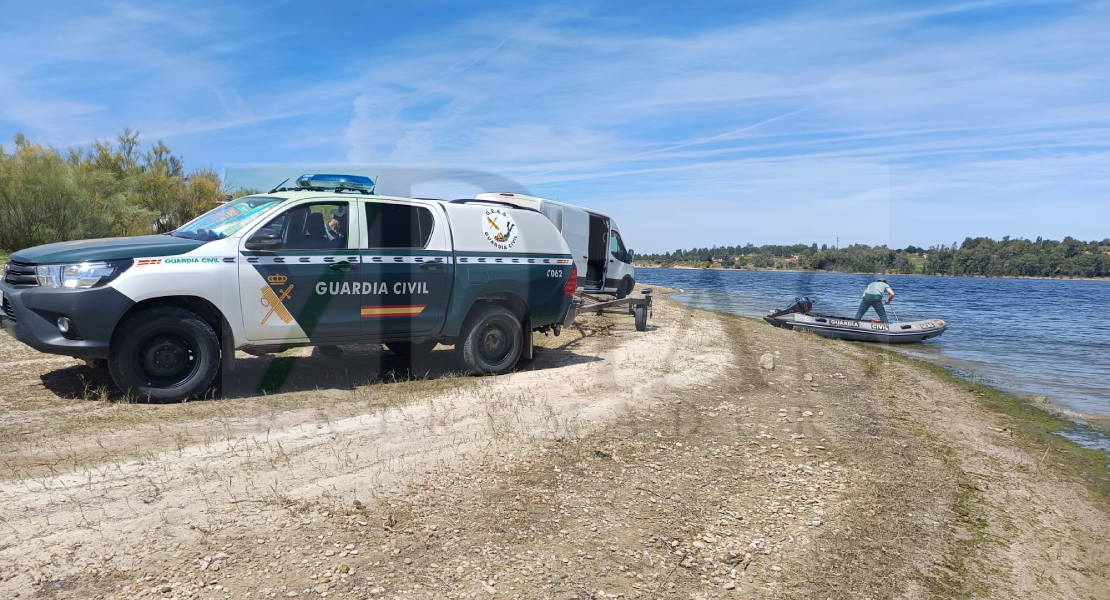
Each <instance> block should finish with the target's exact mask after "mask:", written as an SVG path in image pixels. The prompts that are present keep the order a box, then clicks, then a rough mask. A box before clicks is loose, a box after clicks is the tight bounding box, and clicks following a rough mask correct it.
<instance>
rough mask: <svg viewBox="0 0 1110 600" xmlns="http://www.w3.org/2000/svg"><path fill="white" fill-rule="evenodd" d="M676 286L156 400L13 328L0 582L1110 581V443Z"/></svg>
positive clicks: (307, 593) (393, 592) (276, 585)
mask: <svg viewBox="0 0 1110 600" xmlns="http://www.w3.org/2000/svg"><path fill="white" fill-rule="evenodd" d="M656 307H657V308H656V311H655V316H654V319H653V320H652V322H651V325H652V327H651V328H650V329H649V331H647V332H643V333H639V332H636V331H635V330H634V329H633V328H632V322H631V319H629V318H627V317H596V316H591V317H587V318H584V319H582V321H581V326H580V327H579V328H578V330H576V331H566V332H564V335H563V336H561V337H559V338H542V339H541V341H540V344H541V345H542V347H541V349H540V350H539V352H538V354H537V357H536V359H535V360H534V361H533V362H532V363H530V364H529V365H526V366H524V367H523V368H522V369H521V370H520V371H519V372H517V373H514V374H511V375H507V376H503V377H493V378H469V377H465V378H460V377H455V376H453V375H451V374H450V371H451V369H452V368H453V361H452V356H451V352H450V351H449V350H448V349H441V350H439V351H437V352H436V353H434V354H433V356H432V357H431V358H430V359H428V360H427V361H426V362H421V363H418V364H415V365H408V364H403V363H400V362H398V361H397V360H396V359H395V358H393V357H391V356H390V355H388V354H383V353H382V352H381V351H380V350H379V349H377V348H360V347H350V348H345V354H344V356H343V357H340V358H338V359H334V358H327V357H322V356H315V355H312V354H311V353H310V352H308V351H303V350H302V351H297V352H291V353H289V354H286V355H282V356H280V357H276V358H275V357H264V358H253V357H246V356H245V355H244V357H243V358H244V360H243V361H242V363H241V364H242V369H240V370H237V371H236V372H235V377H234V378H233V379H230V380H228V381H225V382H224V399H222V400H209V401H201V402H190V403H186V404H174V405H153V406H152V405H145V404H128V403H124V402H120V401H119V400H120V399H119V398H118V397H116V396H114V395H113V393H112V392H111V391H110V390H109V388H108V385H107V381H106V380H105V379H104V375H103V374H102V373H99V372H94V371H92V370H90V369H88V368H87V367H84V366H81V365H80V364H79V363H77V362H76V361H73V360H70V359H66V358H59V357H52V356H47V355H42V354H38V353H35V352H33V351H31V350H30V349H28V348H26V347H23V346H21V345H19V344H17V343H16V342H14V340H12V339H11V338H9V337H7V336H4V335H0V364H2V365H3V366H2V368H0V382H2V385H0V411H2V413H0V414H2V415H3V416H2V417H0V521H2V523H0V598H5V597H17V595H19V597H21V598H27V597H51V598H252V599H254V598H293V597H300V598H317V597H329V598H359V599H361V598H379V597H382V598H394V597H403V598H472V597H506V598H513V597H520V598H609V597H625V598H637V597H638V598H669V597H673V598H684V599H685V598H692V597H693V598H745V599H746V598H753V597H771V598H775V597H793V598H826V597H827V598H891V597H897V598H933V597H939V598H956V597H961V598H962V597H989V598H1110V501H1108V495H1107V490H1110V480H1108V479H1106V478H1107V470H1106V464H1105V463H1106V460H1105V456H1104V455H1103V456H1102V458H1101V459H1099V458H1098V457H1097V456H1096V455H1095V454H1094V453H1085V452H1082V451H1080V450H1078V449H1076V448H1074V447H1073V446H1070V445H1068V444H1066V443H1064V442H1063V441H1062V440H1060V439H1059V438H1058V437H1056V436H1051V435H1050V434H1046V433H1045V430H1046V429H1049V428H1051V423H1048V422H1047V421H1044V419H1045V418H1047V417H1043V416H1042V415H1041V413H1028V412H1023V411H1025V409H1023V408H1021V407H1020V406H1017V405H1013V404H1012V403H1010V404H1004V403H1005V402H1009V401H1008V400H1006V399H1004V398H1003V397H1001V396H999V395H997V394H993V393H992V392H990V391H988V390H985V389H982V388H977V387H974V386H971V385H969V384H965V383H962V382H959V381H957V380H953V379H951V378H948V377H946V376H944V375H943V374H941V373H940V372H939V371H937V370H936V369H934V368H931V367H928V366H925V365H921V364H918V363H914V362H912V361H909V360H907V359H904V358H901V357H898V356H895V355H893V354H890V353H886V352H882V351H876V350H873V349H870V348H867V347H863V346H859V345H851V344H846V343H840V342H831V341H828V340H822V339H820V338H816V337H813V336H810V335H805V334H795V333H792V332H786V331H782V330H779V329H775V328H771V327H768V326H766V325H764V324H762V323H759V322H756V321H752V320H748V319H742V318H735V317H730V316H725V315H720V314H716V313H710V312H705V311H699V310H694V309H689V308H686V307H683V306H681V305H680V304H678V303H675V302H671V301H669V300H666V299H660V300H658V301H657V305H656ZM763 354H771V355H772V356H774V361H775V367H774V369H771V370H768V369H764V368H762V367H760V366H759V358H760V356H761V355H763ZM410 373H415V374H416V376H415V377H413V376H409V375H408V374H410ZM260 382H261V385H260ZM260 387H261V388H262V389H263V390H267V391H266V392H264V393H262V392H259V391H258V390H259V388H260ZM1100 460H1101V463H1100V462H1099V461H1100Z"/></svg>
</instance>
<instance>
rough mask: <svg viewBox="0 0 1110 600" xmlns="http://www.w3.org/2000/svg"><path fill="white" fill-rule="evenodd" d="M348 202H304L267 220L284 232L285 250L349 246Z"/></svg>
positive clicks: (283, 243)
mask: <svg viewBox="0 0 1110 600" xmlns="http://www.w3.org/2000/svg"><path fill="white" fill-rule="evenodd" d="M348 210H349V206H348V203H347V202H325V203H318V204H302V205H301V206H298V207H296V208H294V209H292V210H289V211H286V212H284V213H282V214H280V215H278V216H277V217H274V219H273V220H271V221H270V222H269V223H267V224H266V228H267V229H273V230H274V231H277V232H278V233H280V234H281V239H282V245H281V249H282V250H321V249H326V248H346V247H347V230H348V228H349V224H348V222H347V218H348V217H347V214H348Z"/></svg>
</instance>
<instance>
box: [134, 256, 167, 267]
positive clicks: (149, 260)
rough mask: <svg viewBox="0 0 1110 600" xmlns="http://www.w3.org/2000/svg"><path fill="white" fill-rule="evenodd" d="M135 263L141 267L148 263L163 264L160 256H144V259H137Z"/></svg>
mask: <svg viewBox="0 0 1110 600" xmlns="http://www.w3.org/2000/svg"><path fill="white" fill-rule="evenodd" d="M135 264H136V265H138V266H140V267H143V266H146V265H160V264H162V259H160V258H143V259H140V260H137V261H135Z"/></svg>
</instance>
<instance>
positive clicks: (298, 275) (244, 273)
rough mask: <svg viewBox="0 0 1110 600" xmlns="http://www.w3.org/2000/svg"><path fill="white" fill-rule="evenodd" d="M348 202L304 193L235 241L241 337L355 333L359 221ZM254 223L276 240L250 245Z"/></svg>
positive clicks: (293, 337)
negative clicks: (276, 243)
mask: <svg viewBox="0 0 1110 600" xmlns="http://www.w3.org/2000/svg"><path fill="white" fill-rule="evenodd" d="M351 209H352V203H351V202H349V201H345V200H330V199H329V200H326V201H323V200H309V201H305V202H303V203H300V204H297V205H295V206H293V207H291V208H289V209H288V210H285V211H283V212H282V213H281V214H279V215H278V216H277V217H274V218H273V219H270V220H269V221H268V222H266V223H265V224H264V225H262V226H261V227H260V228H259V229H255V230H254V231H252V232H251V233H250V234H248V235H245V236H243V241H242V242H240V243H241V244H242V245H241V246H240V250H241V251H240V256H239V288H240V297H241V298H242V307H243V322H244V327H245V328H246V331H247V339H249V340H251V341H259V340H276V341H281V340H289V341H293V340H304V339H308V340H312V341H318V340H339V339H343V338H358V337H359V326H358V324H359V296H358V294H357V292H354V289H355V288H354V287H353V286H354V285H355V284H358V283H360V279H359V264H358V251H357V244H356V243H352V242H351V239H352V235H353V236H354V239H356V240H357V239H358V232H359V228H358V226H357V225H358V224H357V223H352V222H350V221H351V220H350V216H349V215H350V214H351ZM260 229H268V230H272V231H275V232H277V233H278V234H280V236H281V240H282V243H281V247H280V248H278V249H276V250H270V251H250V250H247V249H246V248H245V244H246V243H247V241H248V240H249V239H250V238H251V237H252V236H253V235H257V234H258V232H259V230H260Z"/></svg>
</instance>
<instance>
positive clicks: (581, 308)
mask: <svg viewBox="0 0 1110 600" xmlns="http://www.w3.org/2000/svg"><path fill="white" fill-rule="evenodd" d="M652 298H653V295H652V290H651V288H644V289H642V290H640V293H638V294H631V295H628V296H625V297H624V298H617V299H613V300H610V299H607V298H601V297H599V296H598V295H597V294H587V293H585V292H579V293H577V294H575V295H574V300H573V301H572V303H571V308H570V310H569V311H567V320H566V321H565V322H564V326H569V325H570V324H571V323H573V322H574V319H575V317H577V316H578V314H580V313H594V314H597V315H599V316H600V315H602V314H606V313H608V314H627V315H628V316H630V317H633V318H634V319H635V321H636V331H647V321H648V318H650V317H654V315H653V311H652Z"/></svg>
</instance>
